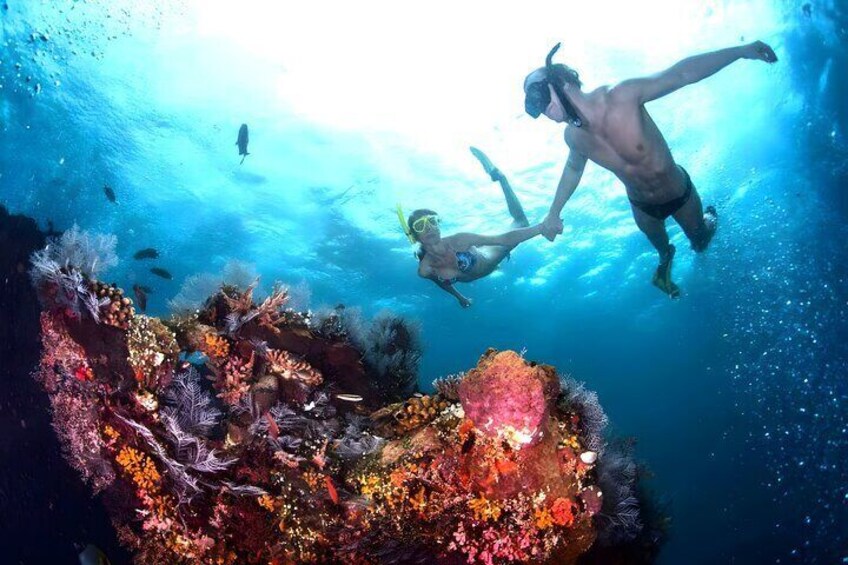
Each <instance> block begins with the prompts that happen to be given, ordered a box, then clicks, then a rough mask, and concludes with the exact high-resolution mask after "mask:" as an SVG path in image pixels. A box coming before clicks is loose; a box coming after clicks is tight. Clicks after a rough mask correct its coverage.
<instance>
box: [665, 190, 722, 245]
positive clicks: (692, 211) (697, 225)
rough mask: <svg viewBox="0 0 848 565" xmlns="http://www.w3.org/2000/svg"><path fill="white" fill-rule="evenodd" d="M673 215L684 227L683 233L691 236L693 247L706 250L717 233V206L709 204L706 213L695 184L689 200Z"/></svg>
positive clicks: (688, 236) (690, 240)
mask: <svg viewBox="0 0 848 565" xmlns="http://www.w3.org/2000/svg"><path fill="white" fill-rule="evenodd" d="M673 216H674V220H675V221H676V222H677V223H678V225H679V226H680V227H681V228H683V233H685V234H686V237H687V238H689V242H690V243H691V244H692V249H694V250H695V251H697V252H701V251H704V250H705V249H706V248H707V246H708V245H709V244H710V241H711V240H712V238H713V235H715V231H716V226H717V222H716V220H717V219H718V218H717V216H716V211H715V208H713V207H712V206H709V207H707V211H706V213H705V212H704V210H703V208H702V205H701V197H700V195H699V194H698V191H697V189H695V187H694V186H693V187H692V194H691V195H690V196H689V200H687V201H686V203H685V204H684V205H683V206H681V207H680V209H679V210H678V211H677V212H675V213H674V214H673Z"/></svg>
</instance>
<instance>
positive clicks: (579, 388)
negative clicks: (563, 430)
mask: <svg viewBox="0 0 848 565" xmlns="http://www.w3.org/2000/svg"><path fill="white" fill-rule="evenodd" d="M560 384H561V387H562V393H561V394H560V396H559V399H558V401H557V406H558V408H559V409H560V410H562V411H563V412H569V411H574V412H576V413H577V415H578V416H580V422H581V434H580V435H581V440H582V441H583V444H584V445H585V446H586V448H587V449H589V450H591V451H594V452H596V453H598V454H599V455H602V454H603V452H604V447H605V443H604V430H605V429H606V427H607V424H609V418H607V415H606V413H605V412H604V409H603V408H602V407H601V403H600V402H599V401H598V393H596V392H594V391H591V390H588V389H587V388H586V387H585V385H584V384H583V383H580V382H577V381H576V380H574V379H572V378H571V377H562V376H561V377H560Z"/></svg>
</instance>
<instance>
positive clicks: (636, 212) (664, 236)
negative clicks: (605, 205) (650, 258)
mask: <svg viewBox="0 0 848 565" xmlns="http://www.w3.org/2000/svg"><path fill="white" fill-rule="evenodd" d="M630 208H631V209H632V210H633V219H634V220H636V225H637V226H638V227H639V229H640V230H642V233H644V234H645V235H646V236H647V238H648V239H649V240H650V242H651V245H653V246H654V249H656V250H657V253H659V254H660V261H662V260H663V259H664V258H665V257H667V256H668V255H669V252H670V249H671V244H670V243H669V242H668V232H667V231H665V221H664V220H658V219H657V218H655V217H653V216H651V215H649V214H646V213H645V212H644V211H643V210H641V209H639V208H637V207H636V206H634V205H633V204H631V205H630Z"/></svg>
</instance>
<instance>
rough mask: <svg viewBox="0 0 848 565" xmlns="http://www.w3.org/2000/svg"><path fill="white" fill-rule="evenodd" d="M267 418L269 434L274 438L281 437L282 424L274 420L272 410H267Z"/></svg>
mask: <svg viewBox="0 0 848 565" xmlns="http://www.w3.org/2000/svg"><path fill="white" fill-rule="evenodd" d="M265 419H266V420H267V421H268V435H269V436H271V437H272V438H274V439H277V438H278V437H280V426H278V425H277V422H275V421H274V417H273V416H271V413H270V412H265Z"/></svg>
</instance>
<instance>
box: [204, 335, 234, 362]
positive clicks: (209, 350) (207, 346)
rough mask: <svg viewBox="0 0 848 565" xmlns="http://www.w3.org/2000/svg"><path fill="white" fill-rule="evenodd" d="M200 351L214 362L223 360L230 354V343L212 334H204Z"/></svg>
mask: <svg viewBox="0 0 848 565" xmlns="http://www.w3.org/2000/svg"><path fill="white" fill-rule="evenodd" d="M200 350H201V351H202V352H203V353H204V354H205V355H206V356H207V357H211V358H212V359H214V360H216V361H217V360H221V359H224V358H225V357H226V356H227V355H229V354H230V342H228V341H227V340H226V339H224V338H223V337H221V336H219V335H215V334H212V333H208V334H204V336H203V343H201V344H200Z"/></svg>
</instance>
